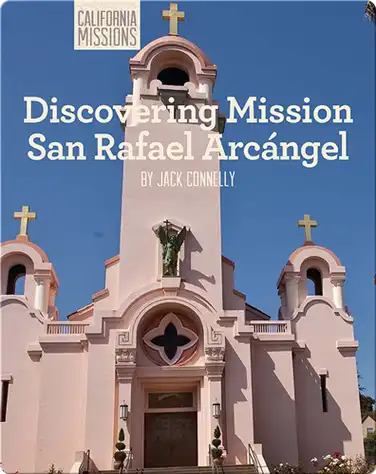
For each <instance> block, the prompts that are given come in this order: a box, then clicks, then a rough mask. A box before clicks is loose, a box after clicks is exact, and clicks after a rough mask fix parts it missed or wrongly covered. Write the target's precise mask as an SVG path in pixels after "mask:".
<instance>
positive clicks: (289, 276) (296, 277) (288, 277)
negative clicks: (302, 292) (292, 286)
mask: <svg viewBox="0 0 376 474" xmlns="http://www.w3.org/2000/svg"><path fill="white" fill-rule="evenodd" d="M284 280H285V281H297V282H299V281H300V280H301V275H300V273H285V275H284Z"/></svg>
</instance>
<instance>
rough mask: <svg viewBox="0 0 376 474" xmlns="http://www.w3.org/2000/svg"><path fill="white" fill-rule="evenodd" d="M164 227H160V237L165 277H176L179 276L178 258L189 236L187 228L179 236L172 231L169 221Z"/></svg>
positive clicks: (165, 222)
mask: <svg viewBox="0 0 376 474" xmlns="http://www.w3.org/2000/svg"><path fill="white" fill-rule="evenodd" d="M163 224H165V225H164V227H163V226H159V229H158V237H159V241H160V242H161V244H162V259H163V276H168V277H176V276H178V257H179V251H180V248H181V246H182V245H183V242H184V240H185V238H186V235H187V228H186V227H183V228H182V230H181V231H180V232H179V233H178V234H177V233H176V232H174V231H171V229H170V227H169V226H170V224H171V222H169V221H168V220H166V221H164V222H163Z"/></svg>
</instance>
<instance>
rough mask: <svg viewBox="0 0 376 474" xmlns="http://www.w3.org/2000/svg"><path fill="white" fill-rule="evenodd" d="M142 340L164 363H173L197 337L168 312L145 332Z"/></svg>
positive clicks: (191, 345) (192, 344)
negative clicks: (156, 325)
mask: <svg viewBox="0 0 376 474" xmlns="http://www.w3.org/2000/svg"><path fill="white" fill-rule="evenodd" d="M143 341H144V343H145V344H146V345H147V346H148V347H150V348H151V349H153V350H155V351H157V352H158V353H159V356H160V357H161V359H162V360H163V361H164V362H165V363H166V364H168V365H173V364H175V363H176V362H178V361H179V360H180V358H181V356H182V355H183V353H184V352H185V351H186V350H187V349H190V348H191V347H193V346H194V345H195V344H196V343H197V341H198V337H197V335H196V334H195V333H194V332H193V331H192V330H191V329H189V328H187V327H185V326H183V324H182V322H181V321H180V319H179V318H178V317H177V316H176V315H175V314H173V313H169V314H167V315H166V316H164V317H163V318H162V320H161V322H160V323H159V326H158V327H156V328H154V329H151V330H150V331H148V332H147V333H146V334H145V336H144V338H143Z"/></svg>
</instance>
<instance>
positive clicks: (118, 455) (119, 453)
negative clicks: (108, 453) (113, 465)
mask: <svg viewBox="0 0 376 474" xmlns="http://www.w3.org/2000/svg"><path fill="white" fill-rule="evenodd" d="M126 457H127V455H126V454H125V452H124V451H116V453H115V454H114V459H115V461H116V462H120V463H123V462H124V461H125V459H126Z"/></svg>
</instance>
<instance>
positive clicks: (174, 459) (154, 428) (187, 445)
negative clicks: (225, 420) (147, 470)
mask: <svg viewBox="0 0 376 474" xmlns="http://www.w3.org/2000/svg"><path fill="white" fill-rule="evenodd" d="M144 455H145V463H144V466H145V467H175V466H197V412H193V411H192V412H179V413H145V452H144Z"/></svg>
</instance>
